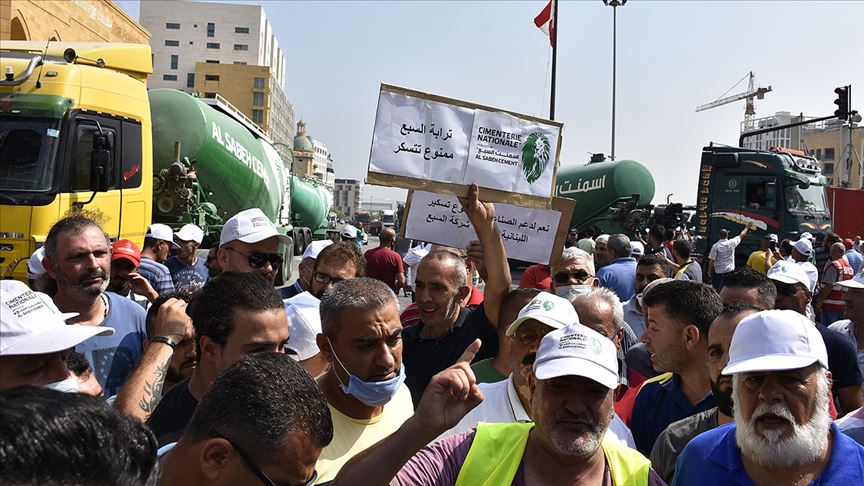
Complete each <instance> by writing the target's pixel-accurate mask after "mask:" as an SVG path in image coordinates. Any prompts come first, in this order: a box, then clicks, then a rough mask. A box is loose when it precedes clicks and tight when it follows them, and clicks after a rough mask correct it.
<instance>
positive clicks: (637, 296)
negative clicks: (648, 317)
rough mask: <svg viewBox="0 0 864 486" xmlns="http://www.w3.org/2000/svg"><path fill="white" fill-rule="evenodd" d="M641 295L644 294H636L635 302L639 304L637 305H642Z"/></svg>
mask: <svg viewBox="0 0 864 486" xmlns="http://www.w3.org/2000/svg"><path fill="white" fill-rule="evenodd" d="M642 295H644V294H641V293H640V294H636V302H637V303H638V304H639V307H642Z"/></svg>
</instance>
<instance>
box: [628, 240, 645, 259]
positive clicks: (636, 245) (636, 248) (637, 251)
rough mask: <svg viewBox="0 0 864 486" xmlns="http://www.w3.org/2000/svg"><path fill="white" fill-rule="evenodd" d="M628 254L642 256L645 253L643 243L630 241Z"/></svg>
mask: <svg viewBox="0 0 864 486" xmlns="http://www.w3.org/2000/svg"><path fill="white" fill-rule="evenodd" d="M630 254H631V255H633V257H634V258H635V257H641V256H643V255H644V254H645V245H643V244H642V243H640V242H638V241H631V242H630Z"/></svg>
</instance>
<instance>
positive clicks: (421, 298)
mask: <svg viewBox="0 0 864 486" xmlns="http://www.w3.org/2000/svg"><path fill="white" fill-rule="evenodd" d="M460 203H461V204H462V207H463V208H464V210H465V213H466V214H467V215H468V219H469V220H470V221H471V224H472V226H473V227H474V230H475V231H476V232H477V238H478V239H479V240H480V248H481V249H482V257H481V255H480V253H481V252H474V251H472V249H471V248H470V247H469V251H468V257H469V258H471V259H472V260H473V261H474V263H475V264H476V265H477V267H478V270H479V271H480V274H481V276H482V275H483V274H484V273H486V275H485V276H484V277H485V278H484V280H485V281H486V289H485V294H484V295H485V297H484V302H483V304H482V305H480V306H479V307H477V308H475V309H473V310H470V309H463V308H462V307H461V306H460V305H459V303H460V302H461V301H462V300H463V299H464V298H465V297H466V296H467V295H468V291H469V289H470V287H469V286H468V285H467V284H466V275H467V269H466V267H465V262H464V261H463V260H462V259H461V258H460V257H459V256H457V255H455V254H454V253H451V252H449V251H433V252H431V253H429V254H428V255H426V256H425V257H424V258H423V260H422V261H421V262H420V265H419V266H418V267H417V277H416V279H415V280H414V287H415V290H416V296H415V301H416V303H417V308H418V310H419V312H420V324H418V325H416V326H412V327H410V328H408V329H406V330H405V331H404V333H403V334H402V339H403V342H404V351H403V362H404V364H405V376H406V380H405V384H406V385H407V386H408V388H409V389H410V390H411V396H412V398H413V400H414V404H415V406H416V405H417V403H418V402H419V401H420V397H421V396H422V395H423V391H424V390H425V389H426V385H427V384H428V383H429V380H430V379H431V378H432V376H433V375H435V374H436V373H438V372H439V371H442V370H444V369H445V368H447V367H449V366H451V365H452V364H453V363H455V362H456V360H457V359H459V356H461V355H462V352H463V351H465V348H467V347H468V345H470V344H471V343H472V342H473V341H474V340H475V339H478V338H479V339H480V340H481V341H482V342H483V345H482V347H481V348H480V352H479V353H477V355H476V357H475V358H474V359H475V360H478V361H479V360H482V359H486V358H491V357H493V356H495V353H497V352H498V335H497V333H496V323H497V322H498V311H499V309H500V307H501V301H502V300H503V298H504V296H505V295H506V294H507V291H508V290H509V289H510V269H509V267H508V266H507V255H506V253H505V251H504V242H503V240H502V239H501V235H500V234H499V232H498V229H497V227H496V226H495V209H494V207H493V206H492V204H491V203H483V202H480V200H479V189H478V188H477V186H476V185H474V184H472V185H471V186H470V188H469V191H468V199H467V201H466V200H465V199H462V198H460Z"/></svg>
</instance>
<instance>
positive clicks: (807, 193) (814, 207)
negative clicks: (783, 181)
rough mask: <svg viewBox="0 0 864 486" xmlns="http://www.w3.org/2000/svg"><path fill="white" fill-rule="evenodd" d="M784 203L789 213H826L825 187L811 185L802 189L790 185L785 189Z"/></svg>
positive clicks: (792, 184) (795, 185)
mask: <svg viewBox="0 0 864 486" xmlns="http://www.w3.org/2000/svg"><path fill="white" fill-rule="evenodd" d="M786 202H787V208H788V209H789V211H794V212H799V213H824V212H826V211H827V209H826V207H827V204H826V202H825V187H824V186H820V185H816V184H811V185H810V186H809V187H807V189H803V188H801V187H800V186H798V185H797V184H794V183H790V184H789V186H787V188H786Z"/></svg>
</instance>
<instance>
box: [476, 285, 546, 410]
mask: <svg viewBox="0 0 864 486" xmlns="http://www.w3.org/2000/svg"><path fill="white" fill-rule="evenodd" d="M539 293H540V291H539V290H537V289H528V288H518V289H514V290H511V291H510V292H508V293H507V296H506V297H504V301H503V302H501V312H499V314H498V354H496V355H495V357H494V358H489V359H484V360H481V361H477V362H476V363H474V364H472V365H471V371H473V372H474V376H475V377H476V378H477V383H479V384H483V383H498V382H501V381H504V380H506V379H507V377H508V376H510V373H511V372H512V371H516V370H518V369H519V366H518V365H519V363H520V362H521V361H519V360H521V359H522V358H521V357H520V358H518V359H517V360H516V361H514V360H513V359H512V358H513V356H512V354H511V353H512V349H513V347H512V345H511V339H510V338H508V337H507V329H508V328H509V327H510V324H512V323H513V321H515V320H516V316H517V315H518V314H519V311H520V310H522V308H523V307H525V305H526V304H528V302H530V301H531V299H533V298H534V297H536V296H537V294H539ZM528 364H529V365H531V364H533V358H532V363H528ZM528 371H531V370H530V369H528ZM517 374H518V372H517ZM524 376H526V377H527V375H524ZM527 386H528V381H527V379H526V380H525V387H526V388H525V390H526V398H527V390H528V388H527ZM525 403H527V401H526V402H525Z"/></svg>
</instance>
